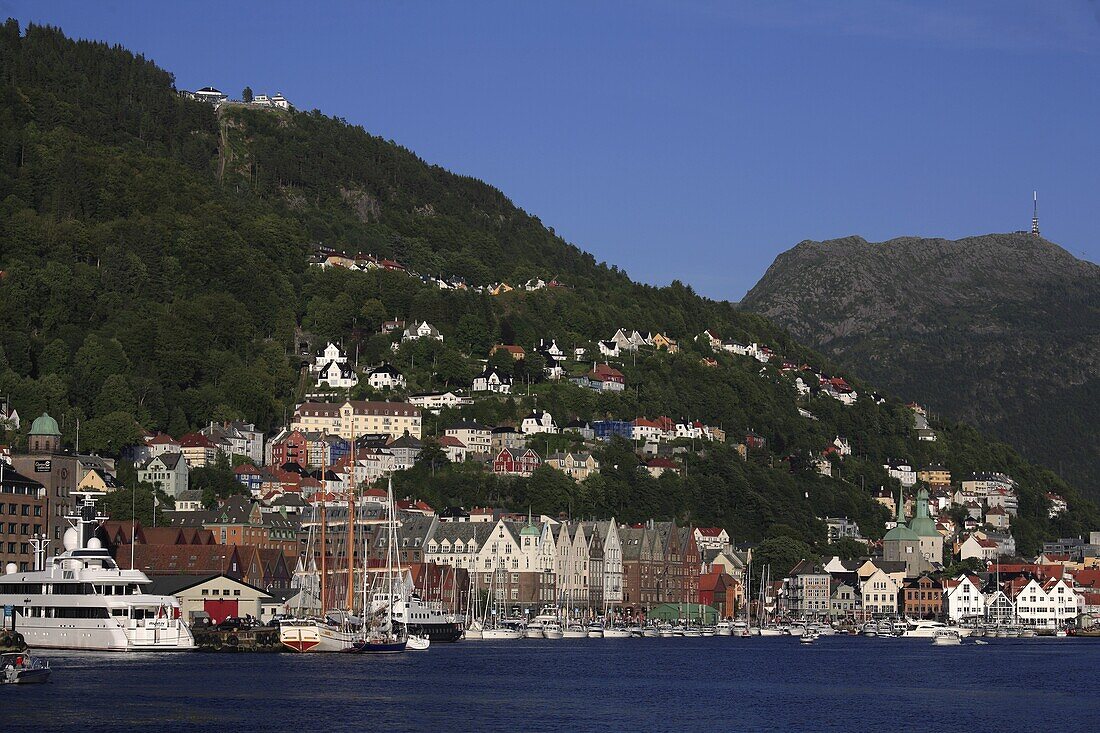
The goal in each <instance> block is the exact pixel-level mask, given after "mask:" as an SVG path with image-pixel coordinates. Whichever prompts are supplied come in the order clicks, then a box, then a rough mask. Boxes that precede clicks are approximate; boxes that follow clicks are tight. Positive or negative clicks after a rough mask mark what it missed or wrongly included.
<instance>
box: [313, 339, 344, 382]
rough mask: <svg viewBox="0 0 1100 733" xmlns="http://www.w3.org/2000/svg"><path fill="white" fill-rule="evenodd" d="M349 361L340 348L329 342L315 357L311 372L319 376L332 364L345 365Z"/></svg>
mask: <svg viewBox="0 0 1100 733" xmlns="http://www.w3.org/2000/svg"><path fill="white" fill-rule="evenodd" d="M347 360H348V358H347V357H346V356H344V354H343V352H341V351H340V347H339V346H337V345H336V344H334V343H332V342H331V341H329V342H328V345H326V346H325V348H323V349H321V350H320V351H318V352H317V353H316V354H315V355H314V357H313V366H312V367H311V370H312V371H313V373H314V374H319V373H320V372H322V371H323V370H324V369H325V367H327V366H328V365H329V364H331V363H332V362H336V363H337V364H345V363H347Z"/></svg>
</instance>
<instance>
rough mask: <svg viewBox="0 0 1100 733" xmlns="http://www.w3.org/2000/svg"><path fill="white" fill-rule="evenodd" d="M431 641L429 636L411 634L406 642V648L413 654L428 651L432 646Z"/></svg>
mask: <svg viewBox="0 0 1100 733" xmlns="http://www.w3.org/2000/svg"><path fill="white" fill-rule="evenodd" d="M431 643H432V641H431V639H429V638H428V637H427V636H418V635H416V634H409V638H408V639H407V640H406V642H405V648H406V649H408V650H409V651H413V652H423V651H427V650H428V647H429V646H431Z"/></svg>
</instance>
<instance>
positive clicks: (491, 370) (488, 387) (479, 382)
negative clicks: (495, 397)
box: [473, 366, 512, 394]
mask: <svg viewBox="0 0 1100 733" xmlns="http://www.w3.org/2000/svg"><path fill="white" fill-rule="evenodd" d="M473 391H474V392H495V393H497V394H510V393H511V391H512V378H511V377H510V376H508V375H507V374H505V373H504V372H502V371H500V370H499V369H497V368H496V367H494V366H487V367H485V371H483V372H482V373H481V374H479V375H477V376H476V377H474V385H473Z"/></svg>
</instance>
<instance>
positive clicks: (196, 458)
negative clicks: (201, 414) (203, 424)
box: [179, 433, 221, 468]
mask: <svg viewBox="0 0 1100 733" xmlns="http://www.w3.org/2000/svg"><path fill="white" fill-rule="evenodd" d="M179 446H180V453H182V454H183V459H184V460H185V461H187V467H188V468H203V467H205V466H213V465H214V461H216V460H217V458H218V453H219V452H220V451H221V446H220V445H219V444H217V443H215V442H214V441H213V440H211V439H210V438H208V437H206V436H205V435H203V434H202V433H187V434H186V435H184V436H182V437H181V438H180V439H179Z"/></svg>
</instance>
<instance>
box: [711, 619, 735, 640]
mask: <svg viewBox="0 0 1100 733" xmlns="http://www.w3.org/2000/svg"><path fill="white" fill-rule="evenodd" d="M714 633H716V634H718V636H733V624H731V623H730V622H729V621H719V622H718V623H717V624H715V625H714Z"/></svg>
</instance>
